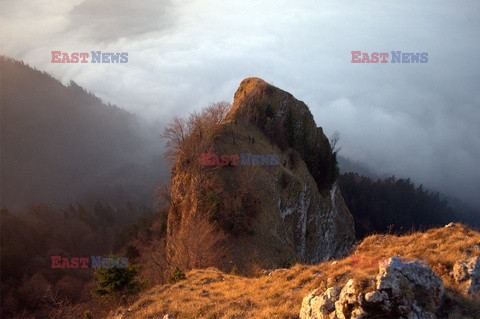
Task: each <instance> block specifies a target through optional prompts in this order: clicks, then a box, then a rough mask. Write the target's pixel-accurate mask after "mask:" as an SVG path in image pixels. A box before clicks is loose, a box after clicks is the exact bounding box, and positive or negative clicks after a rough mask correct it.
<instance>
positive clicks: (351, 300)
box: [300, 257, 444, 319]
mask: <svg viewBox="0 0 480 319" xmlns="http://www.w3.org/2000/svg"><path fill="white" fill-rule="evenodd" d="M356 287H357V285H355V281H354V280H353V279H350V280H349V281H348V282H347V283H346V284H345V286H343V287H342V288H341V290H340V293H338V291H339V288H329V289H328V290H327V291H326V292H325V293H323V294H322V293H321V292H320V291H318V289H317V290H316V291H314V292H312V293H311V294H309V295H308V296H307V297H305V298H304V299H303V303H302V308H301V309H300V318H301V319H327V318H328V319H332V318H333V319H353V318H355V319H363V318H372V317H375V318H436V316H435V312H436V311H437V310H438V309H439V307H440V306H441V304H442V298H443V292H444V286H443V282H442V279H440V278H439V277H438V276H437V275H435V273H434V272H433V271H432V269H431V268H430V267H428V266H426V265H421V264H419V263H418V262H413V263H403V262H402V260H401V258H398V257H392V258H389V259H387V260H386V261H384V262H382V263H381V264H380V266H379V274H378V276H377V277H376V290H374V291H371V292H368V293H364V292H361V291H358V290H357V288H356ZM332 289H335V290H334V291H336V292H337V293H335V294H332V293H331V292H332ZM332 303H333V304H334V307H332Z"/></svg>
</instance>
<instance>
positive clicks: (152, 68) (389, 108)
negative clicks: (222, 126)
mask: <svg viewBox="0 0 480 319" xmlns="http://www.w3.org/2000/svg"><path fill="white" fill-rule="evenodd" d="M0 5H1V11H0V12H1V13H0V18H1V19H0V21H1V22H0V24H1V30H2V31H1V36H2V45H1V53H2V54H5V55H8V56H11V57H14V58H17V59H22V60H24V61H25V62H27V63H29V64H31V65H33V66H35V67H37V68H39V69H42V70H46V71H48V72H50V73H52V74H54V76H56V77H57V78H59V79H61V80H63V81H65V82H68V81H70V80H74V81H76V82H77V83H79V84H80V85H81V86H83V87H85V88H87V89H88V90H90V91H92V92H94V93H95V94H98V95H99V96H101V97H102V98H104V99H105V100H107V101H110V102H112V103H116V104H118V105H120V106H122V107H125V108H127V109H129V110H131V111H133V112H136V113H138V114H139V115H141V116H144V117H146V118H149V119H151V120H152V121H160V122H162V121H165V120H168V119H169V118H171V117H172V116H173V115H177V114H178V115H184V114H187V113H188V112H190V111H192V110H194V109H198V108H200V107H202V106H205V105H207V104H209V103H210V102H215V101H218V100H228V101H231V99H232V97H233V93H234V91H235V89H236V87H237V86H238V84H239V83H240V81H241V80H242V79H243V78H244V77H247V76H258V77H261V78H263V79H265V80H266V81H268V82H270V83H273V84H274V85H276V86H278V87H280V88H282V89H285V90H287V91H289V92H291V93H292V94H294V95H295V96H296V97H297V98H299V99H302V100H303V101H304V102H306V103H307V104H308V105H309V106H310V109H311V110H312V113H313V114H314V116H315V119H316V121H317V124H319V125H321V126H323V127H324V128H325V131H326V132H327V134H332V133H333V131H335V130H338V131H339V132H340V133H341V136H342V140H341V144H342V152H343V155H345V156H348V157H351V158H353V159H356V160H360V161H364V162H367V163H368V164H369V165H370V166H373V167H376V168H377V169H378V170H379V171H384V172H389V173H394V174H396V175H397V176H410V177H412V178H413V179H414V180H415V181H417V182H419V183H424V184H425V185H427V186H429V187H431V188H434V189H438V190H440V191H444V192H447V193H449V194H453V195H455V196H458V197H461V198H463V199H466V200H468V201H469V202H470V203H475V204H477V205H480V199H479V198H478V194H479V193H480V169H479V167H478V163H479V160H480V138H479V137H480V91H479V90H478V88H479V87H480V64H479V63H478V62H477V61H478V57H477V54H478V52H479V51H480V50H479V49H480V44H479V42H478V40H476V39H477V37H478V33H479V31H480V24H479V22H478V16H480V3H479V2H478V1H475V0H470V1H461V3H458V2H455V3H454V2H451V1H422V2H418V1H402V2H378V1H356V2H351V1H335V2H326V1H297V2H292V1H262V2H258V1H250V0H247V1H245V0H244V1H236V0H233V1H228V2H227V1H213V0H210V1H209V0H202V1H201V0H192V1H179V0H172V1H151V0H145V1H142V2H140V3H134V2H131V1H125V0H121V1H119V0H117V1H113V0H108V1H94V0H85V1H79V0H76V1H73V0H70V1H61V2H57V1H52V0H50V1H39V0H35V1H28V2H27V1H24V0H17V1H1V2H0ZM52 50H61V51H65V52H73V51H86V52H89V51H91V50H101V51H105V52H128V54H129V62H128V63H127V64H104V65H102V64H100V65H95V64H90V63H89V64H83V65H80V64H79V65H74V64H51V63H50V60H51V55H50V51H52ZM355 50H360V51H362V52H390V51H394V50H400V51H404V52H428V54H429V61H428V63H426V64H390V63H388V64H352V63H351V62H350V61H351V54H350V52H351V51H355Z"/></svg>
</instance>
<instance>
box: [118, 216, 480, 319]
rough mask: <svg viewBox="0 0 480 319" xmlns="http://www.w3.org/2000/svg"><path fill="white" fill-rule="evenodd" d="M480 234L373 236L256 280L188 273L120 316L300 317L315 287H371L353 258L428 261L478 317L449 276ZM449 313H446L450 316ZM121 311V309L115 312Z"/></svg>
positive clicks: (371, 271) (474, 252)
mask: <svg viewBox="0 0 480 319" xmlns="http://www.w3.org/2000/svg"><path fill="white" fill-rule="evenodd" d="M479 247H480V233H478V232H476V231H473V230H472V229H470V228H468V227H466V226H464V225H460V224H459V225H455V226H453V227H451V228H437V229H430V230H428V231H426V232H417V233H412V234H409V235H404V236H396V235H391V234H388V235H383V234H378V235H372V236H369V237H367V238H365V239H364V240H363V241H362V242H361V243H360V244H359V245H358V246H357V247H356V249H355V250H354V252H353V253H352V255H350V256H348V257H346V258H344V259H341V260H337V261H336V262H334V261H328V262H324V263H322V264H318V265H301V264H297V265H295V266H293V267H291V268H290V269H280V270H276V271H272V272H270V274H269V275H268V274H265V275H263V276H261V277H258V278H248V277H242V276H237V275H231V274H225V273H222V272H220V271H219V270H217V269H215V268H207V269H198V270H192V271H190V272H188V273H187V279H186V280H183V281H181V282H178V283H176V284H174V285H166V286H157V287H154V288H152V289H151V290H149V291H148V292H145V293H143V294H142V295H141V296H140V298H139V300H138V301H137V302H136V303H134V304H133V305H132V306H131V307H130V308H131V311H127V312H126V314H125V316H124V317H123V318H158V317H159V316H163V315H165V314H170V315H173V316H174V318H298V313H299V310H300V307H301V303H302V299H303V297H305V296H306V295H307V294H308V293H310V292H311V291H312V290H314V289H316V288H321V289H323V290H324V289H326V288H328V287H331V286H333V285H343V284H345V283H346V281H347V280H348V279H350V278H355V279H357V280H356V282H357V285H359V286H360V287H361V289H362V290H364V291H370V290H372V289H373V288H374V281H373V280H372V279H373V278H374V277H375V276H376V275H377V274H378V268H377V267H366V268H358V267H352V263H353V262H354V258H356V257H355V256H358V255H360V256H364V257H365V258H380V257H391V256H401V257H406V258H407V257H411V258H426V259H427V261H428V264H429V265H430V267H432V269H433V270H434V271H435V272H436V273H437V275H439V276H440V277H441V278H442V279H443V281H444V284H445V287H446V295H447V297H448V298H449V300H450V302H451V303H452V304H453V305H454V306H455V307H456V308H452V309H451V310H448V311H451V313H452V314H455V313H461V312H462V310H461V309H462V308H464V307H466V309H467V308H468V311H469V312H470V315H473V316H475V315H477V314H480V305H479V303H478V302H475V301H472V300H470V299H468V298H465V296H462V295H461V294H460V293H459V292H460V287H458V286H457V285H456V284H455V282H454V280H453V279H452V278H451V276H450V275H449V273H450V271H451V270H452V268H453V264H454V263H455V261H457V260H460V259H466V258H470V257H473V256H480V249H479ZM448 311H447V313H449V312H448ZM123 312H125V309H120V310H119V313H123Z"/></svg>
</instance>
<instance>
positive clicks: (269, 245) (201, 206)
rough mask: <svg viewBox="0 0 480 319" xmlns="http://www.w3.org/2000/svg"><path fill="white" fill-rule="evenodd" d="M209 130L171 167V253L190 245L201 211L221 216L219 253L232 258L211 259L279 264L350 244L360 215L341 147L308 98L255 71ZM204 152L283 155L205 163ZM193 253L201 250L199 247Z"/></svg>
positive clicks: (215, 220) (214, 218) (332, 253)
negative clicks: (342, 173)
mask: <svg viewBox="0 0 480 319" xmlns="http://www.w3.org/2000/svg"><path fill="white" fill-rule="evenodd" d="M211 131H212V132H206V131H204V132H202V134H201V135H199V136H197V138H198V140H197V141H195V145H197V146H198V145H200V146H201V147H197V149H198V150H197V153H198V154H190V155H189V156H190V157H189V160H188V161H177V164H176V167H174V169H173V170H172V179H171V197H172V202H174V203H175V205H174V206H175V207H173V208H171V209H170V212H169V217H168V219H169V220H168V229H167V234H168V238H167V246H170V248H171V249H170V252H171V253H172V254H174V255H175V254H177V256H178V255H179V253H178V252H177V253H176V252H175V250H176V247H180V246H183V247H184V246H188V245H189V244H186V243H179V241H181V240H182V239H181V238H182V236H183V237H184V238H187V237H188V236H186V235H185V234H189V233H190V234H192V233H195V231H196V230H195V228H194V227H195V226H196V222H193V223H192V222H189V220H192V219H193V218H198V216H206V217H207V218H208V220H209V222H211V223H212V224H216V225H220V228H221V229H222V230H223V231H224V232H225V238H223V239H222V246H223V247H225V248H226V252H225V256H222V257H221V258H220V257H219V258H220V259H222V260H223V261H225V260H230V261H231V262H230V263H229V264H225V263H223V264H222V262H220V261H219V262H218V263H213V264H209V265H208V266H212V265H213V266H217V267H219V268H224V269H225V268H227V270H229V269H228V268H229V267H231V266H232V265H234V264H235V265H237V267H238V268H240V269H242V268H243V269H245V268H246V267H248V264H251V263H252V262H255V263H258V264H261V265H262V266H264V267H269V268H276V267H281V266H284V265H289V264H293V263H295V262H297V261H301V262H308V263H316V262H320V261H323V260H328V259H329V258H332V257H337V256H341V255H345V254H346V253H347V252H348V251H349V248H350V247H351V245H352V244H353V241H354V228H353V218H352V216H351V214H350V212H349V211H348V208H347V207H346V205H345V203H344V201H343V197H342V195H341V193H340V190H339V188H338V186H337V184H336V181H335V180H336V176H337V174H338V170H337V166H336V159H335V154H334V153H333V152H332V150H331V147H330V144H329V141H328V139H327V138H326V136H325V135H324V134H323V132H322V129H321V128H317V126H316V124H315V121H314V120H313V116H312V114H311V113H310V111H309V109H308V107H307V106H306V105H305V103H303V102H301V101H299V100H297V99H295V98H294V97H293V96H292V95H291V94H290V93H288V92H285V91H283V90H280V89H278V88H276V87H274V86H272V85H270V84H268V83H266V82H265V81H263V80H261V79H258V78H248V79H245V80H244V81H242V83H241V84H240V87H239V88H238V90H237V92H236V93H235V100H234V103H233V106H232V108H231V110H230V111H229V113H228V114H227V116H226V119H225V120H224V121H223V122H221V123H219V124H218V125H216V126H215V128H214V129H212V130H211ZM199 148H200V149H199ZM205 152H210V153H215V154H217V156H219V157H220V156H221V155H222V154H236V155H238V156H239V158H242V157H243V155H242V154H259V155H269V156H270V155H274V156H276V159H277V160H276V161H275V162H274V163H273V164H274V165H261V164H260V165H255V164H254V165H242V163H239V165H224V166H218V165H213V166H208V165H207V166H205V165H198V164H199V163H200V162H201V161H202V153H205ZM180 162H181V165H180V164H179V163H180ZM239 162H240V161H239ZM250 164H252V163H250ZM169 243H171V245H169ZM206 245H208V244H207V243H206ZM187 250H188V249H187ZM196 250H198V249H196ZM188 253H189V254H193V255H194V254H196V252H195V251H192V250H191V249H190V250H189V252H188ZM189 266H191V265H189ZM196 266H197V267H198V266H199V265H196ZM200 266H201V265H200Z"/></svg>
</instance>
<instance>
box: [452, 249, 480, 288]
mask: <svg viewBox="0 0 480 319" xmlns="http://www.w3.org/2000/svg"><path fill="white" fill-rule="evenodd" d="M453 277H454V278H455V280H456V281H457V283H459V284H465V286H466V288H465V292H466V293H467V294H468V295H479V294H480V258H479V257H473V258H471V259H469V260H460V261H457V262H456V263H455V265H454V266H453Z"/></svg>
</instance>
